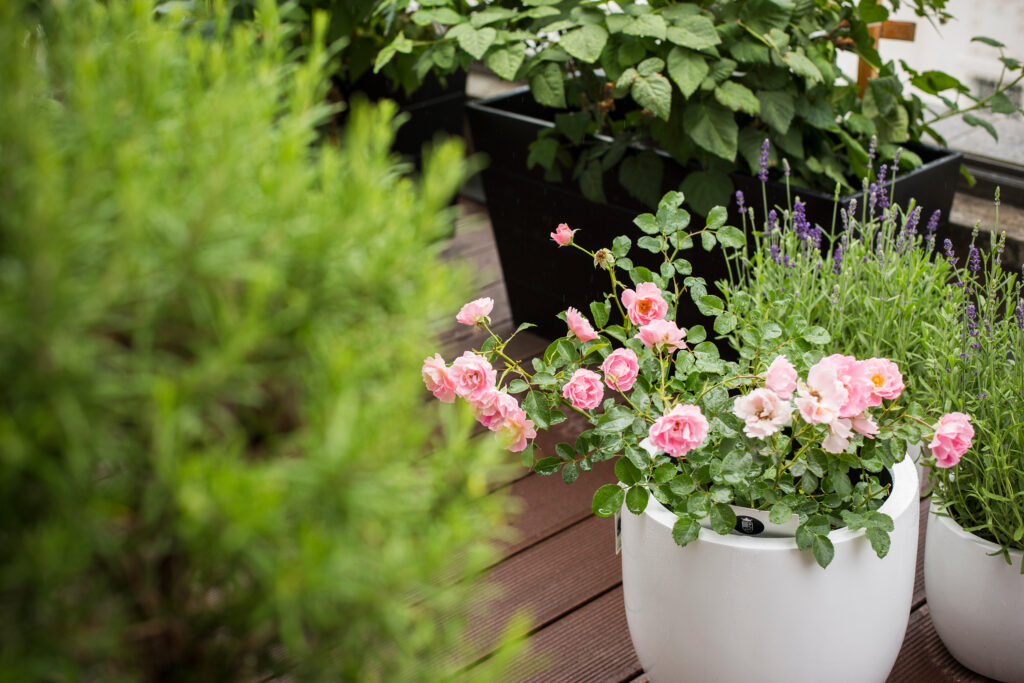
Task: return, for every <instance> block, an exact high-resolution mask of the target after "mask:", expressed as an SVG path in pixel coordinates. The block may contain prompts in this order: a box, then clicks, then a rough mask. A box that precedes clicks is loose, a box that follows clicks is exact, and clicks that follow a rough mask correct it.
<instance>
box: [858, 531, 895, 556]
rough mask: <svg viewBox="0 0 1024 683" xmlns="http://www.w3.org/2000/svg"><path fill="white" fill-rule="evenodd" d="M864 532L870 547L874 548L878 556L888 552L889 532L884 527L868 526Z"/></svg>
mask: <svg viewBox="0 0 1024 683" xmlns="http://www.w3.org/2000/svg"><path fill="white" fill-rule="evenodd" d="M864 534H865V535H866V536H867V537H868V541H870V542H871V547H872V548H874V550H875V552H876V553H877V554H878V556H879V557H885V556H886V555H888V554H889V534H888V533H886V532H885V530H884V529H880V528H878V527H868V530H867V531H865V532H864Z"/></svg>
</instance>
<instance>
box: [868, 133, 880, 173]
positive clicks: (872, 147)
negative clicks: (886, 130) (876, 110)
mask: <svg viewBox="0 0 1024 683" xmlns="http://www.w3.org/2000/svg"><path fill="white" fill-rule="evenodd" d="M877 147H878V138H877V137H875V136H874V135H872V136H871V144H870V145H868V168H871V167H872V166H873V165H874V163H875V148H877ZM868 175H870V174H868Z"/></svg>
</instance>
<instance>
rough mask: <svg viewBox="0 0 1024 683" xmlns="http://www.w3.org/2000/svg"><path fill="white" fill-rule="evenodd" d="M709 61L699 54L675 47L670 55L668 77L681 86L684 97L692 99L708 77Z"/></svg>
mask: <svg viewBox="0 0 1024 683" xmlns="http://www.w3.org/2000/svg"><path fill="white" fill-rule="evenodd" d="M708 70H709V67H708V63H707V60H706V59H705V58H704V57H703V55H701V54H700V53H697V52H692V51H690V50H687V49H684V48H681V47H674V48H672V51H671V52H669V53H668V75H669V76H671V78H672V80H673V81H675V82H676V85H678V86H679V90H680V91H681V92H682V93H683V96H684V97H687V98H688V97H690V96H691V95H693V93H695V92H696V91H697V88H699V87H700V84H701V82H702V81H703V80H704V78H705V76H707V75H708Z"/></svg>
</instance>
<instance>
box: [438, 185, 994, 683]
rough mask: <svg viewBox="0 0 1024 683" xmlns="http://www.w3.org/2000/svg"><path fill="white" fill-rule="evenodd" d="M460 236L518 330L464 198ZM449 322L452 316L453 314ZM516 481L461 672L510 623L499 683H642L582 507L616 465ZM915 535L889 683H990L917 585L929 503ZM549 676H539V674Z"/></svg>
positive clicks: (572, 425)
mask: <svg viewBox="0 0 1024 683" xmlns="http://www.w3.org/2000/svg"><path fill="white" fill-rule="evenodd" d="M459 208H460V216H459V219H458V222H457V228H456V234H455V236H454V237H453V238H452V239H451V241H450V242H449V244H448V245H447V249H446V254H447V255H448V257H449V258H451V259H453V260H457V261H463V262H465V263H467V265H469V266H470V267H471V268H473V269H474V270H475V272H476V276H477V291H478V292H479V294H477V295H476V296H489V297H492V298H493V299H494V301H495V308H494V312H493V314H492V319H493V322H494V324H495V328H496V331H499V333H502V332H504V333H506V334H507V333H510V332H511V331H512V330H513V329H514V327H513V323H512V319H511V313H510V310H509V304H508V295H507V293H506V291H505V284H504V281H503V279H502V274H501V267H500V265H499V262H498V254H497V250H496V247H495V245H494V239H493V237H492V234H491V229H490V222H489V220H488V215H487V209H486V207H485V206H483V205H481V204H478V203H475V202H472V201H469V200H465V199H463V200H462V201H461V202H460V207H459ZM453 315H454V312H453ZM457 328H458V329H456V328H455V327H453V328H452V329H451V330H449V331H448V332H447V333H446V334H445V335H444V336H443V338H442V343H443V346H444V347H445V354H447V355H446V357H448V358H451V357H452V356H453V355H457V354H458V353H461V351H463V350H465V349H468V348H470V347H471V346H473V345H474V343H479V341H480V339H479V338H477V337H475V336H474V333H473V330H471V329H470V328H468V327H465V326H461V325H459V326H457ZM547 343H548V342H547V341H546V340H544V339H541V338H540V337H537V336H535V335H530V334H529V333H523V334H521V335H519V336H517V338H516V345H515V348H514V349H513V351H514V355H516V356H518V357H519V358H528V357H530V356H532V355H536V354H539V353H541V352H542V351H543V350H544V348H546V346H547ZM580 429H581V426H580V423H579V421H578V420H573V419H570V420H568V421H567V422H564V423H562V424H561V425H558V426H556V427H554V428H552V429H551V430H550V431H548V432H543V433H541V436H540V437H539V438H538V440H537V442H538V445H539V446H540V447H541V448H542V449H543V450H550V451H553V450H554V444H555V443H557V442H559V441H572V440H574V439H575V434H576V433H577V432H578V431H579V430H580ZM521 472H522V476H521V477H520V478H518V479H515V480H513V481H510V482H507V483H504V484H503V485H501V486H499V488H498V490H501V491H503V492H507V493H509V494H511V495H512V496H514V497H516V498H518V499H520V500H521V501H522V505H521V508H522V509H521V512H520V514H518V516H517V517H516V518H515V522H514V526H515V529H516V531H517V532H518V535H517V538H515V539H514V540H512V541H509V542H508V543H506V545H505V546H504V547H503V548H502V559H501V561H500V562H499V563H498V564H497V565H495V566H494V567H493V568H492V569H491V571H490V573H489V577H488V581H489V582H490V583H491V584H492V585H493V586H495V587H497V588H498V590H499V592H500V597H499V598H498V599H496V600H494V601H490V600H487V601H485V600H484V599H483V598H481V602H480V604H479V605H478V606H476V608H475V610H474V613H475V616H474V617H473V618H472V619H471V621H470V631H469V634H468V638H467V645H466V649H465V665H466V666H467V667H469V666H472V665H473V663H474V662H479V661H481V660H482V659H484V658H486V657H488V655H489V654H490V653H492V652H493V651H494V649H495V648H496V646H497V643H498V640H499V636H500V634H501V632H502V627H503V625H504V624H505V623H506V622H507V621H508V619H509V618H510V617H511V616H512V615H514V614H516V613H522V612H524V611H525V612H526V613H528V614H529V615H530V617H531V618H532V623H533V628H532V630H531V631H530V636H529V640H528V647H529V652H530V655H529V656H527V657H524V658H521V659H519V660H516V661H515V662H514V663H513V664H511V665H510V667H509V669H508V670H507V671H506V675H505V676H504V678H503V680H507V681H521V680H530V681H559V682H562V681H585V682H587V683H599V682H608V683H619V682H625V681H646V680H648V679H647V677H646V676H645V675H644V672H643V669H642V668H641V667H640V662H639V661H638V660H637V657H636V654H635V653H634V651H633V645H632V642H631V641H630V637H629V631H628V629H627V626H626V614H625V608H624V606H623V599H622V568H621V564H620V562H619V558H618V556H617V555H616V554H615V549H614V537H613V521H612V520H611V519H600V518H597V517H595V516H594V515H593V514H591V511H590V500H591V496H592V494H593V491H594V490H595V489H596V488H597V487H598V486H600V485H602V484H605V483H610V482H613V481H615V475H614V473H613V471H612V462H610V461H609V462H604V463H600V464H598V465H596V466H595V468H594V470H593V471H592V472H590V473H585V474H584V475H583V476H582V477H581V479H583V481H581V482H577V483H576V484H574V485H572V486H567V485H566V484H564V483H563V482H562V480H561V477H557V476H556V477H542V476H540V475H537V474H533V473H527V472H526V470H525V468H524V469H522V470H521ZM920 504H921V532H920V545H919V547H918V556H917V578H916V584H915V590H914V598H913V604H912V608H911V614H910V621H909V624H908V626H907V632H906V635H905V636H904V640H903V647H902V650H901V651H900V654H899V658H898V659H897V661H896V664H895V667H894V668H893V671H892V673H891V675H890V676H889V679H888V680H889V681H899V682H911V683H913V682H918V681H921V682H927V683H938V682H943V681H987V680H989V679H987V678H985V677H983V676H980V675H978V674H975V673H974V672H972V671H969V670H967V669H965V668H964V667H963V666H961V665H960V664H959V663H958V662H957V661H956V660H955V659H953V657H952V656H951V655H950V654H949V652H948V651H947V650H946V648H945V647H944V646H943V644H942V642H941V641H940V640H939V637H938V635H937V634H936V632H935V629H934V628H933V626H932V622H931V618H930V617H929V613H928V601H927V597H926V595H925V590H924V581H923V553H922V551H923V547H924V545H923V544H924V534H925V522H926V520H927V510H928V500H927V499H926V498H922V499H921V503H920ZM540 666H545V667H546V668H544V669H543V670H538V668H539V667H540Z"/></svg>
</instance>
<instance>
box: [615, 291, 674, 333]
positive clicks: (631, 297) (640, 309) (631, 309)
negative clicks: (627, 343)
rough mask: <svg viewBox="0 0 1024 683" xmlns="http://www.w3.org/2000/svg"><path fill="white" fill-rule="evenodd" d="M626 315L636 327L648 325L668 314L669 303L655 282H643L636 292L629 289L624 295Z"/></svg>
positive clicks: (623, 301)
mask: <svg viewBox="0 0 1024 683" xmlns="http://www.w3.org/2000/svg"><path fill="white" fill-rule="evenodd" d="M622 303H623V305H625V307H626V314H627V315H628V316H629V319H630V320H631V321H633V324H634V325H647V324H648V323H650V322H652V321H654V320H661V319H662V318H664V317H665V314H666V313H668V302H666V301H665V299H663V298H662V296H661V290H660V289H658V285H656V284H654V283H653V282H641V283H640V284H638V285H637V286H636V291H635V292H634V291H633V290H632V289H627V290H626V291H624V292H623V293H622Z"/></svg>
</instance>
